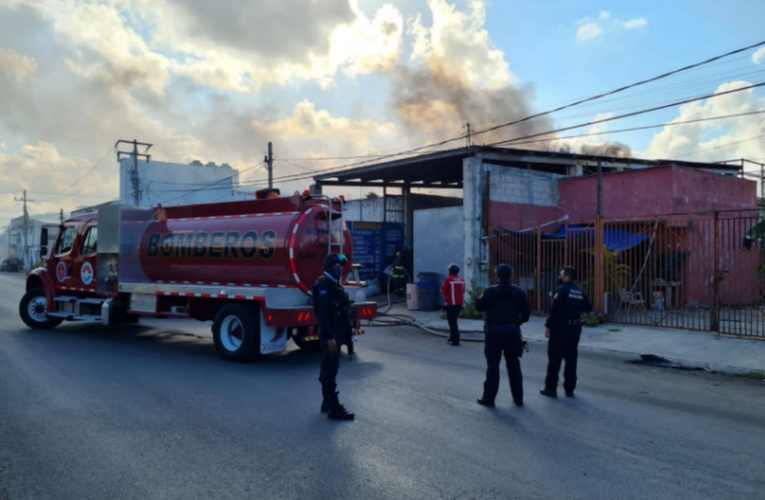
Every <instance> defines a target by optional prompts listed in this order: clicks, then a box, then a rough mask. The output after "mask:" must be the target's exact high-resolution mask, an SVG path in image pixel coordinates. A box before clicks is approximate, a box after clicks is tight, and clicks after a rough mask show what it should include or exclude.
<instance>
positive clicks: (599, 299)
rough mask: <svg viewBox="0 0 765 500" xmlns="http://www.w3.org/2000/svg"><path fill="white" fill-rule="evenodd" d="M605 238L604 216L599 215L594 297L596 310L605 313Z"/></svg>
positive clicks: (597, 221) (596, 221)
mask: <svg viewBox="0 0 765 500" xmlns="http://www.w3.org/2000/svg"><path fill="white" fill-rule="evenodd" d="M604 250H605V238H604V236H603V217H601V216H598V217H596V218H595V273H594V277H595V286H594V293H595V297H593V304H594V306H595V312H596V313H598V314H603V312H604V311H605V304H604V302H605V300H604V299H605V297H604V294H605V286H604V276H603V274H604V272H605V269H604V268H603V261H604V257H605V255H604V254H605V252H604Z"/></svg>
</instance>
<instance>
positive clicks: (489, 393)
mask: <svg viewBox="0 0 765 500" xmlns="http://www.w3.org/2000/svg"><path fill="white" fill-rule="evenodd" d="M521 349H522V346H521V329H520V328H518V327H517V326H514V325H494V326H490V327H489V328H488V331H487V332H486V345H485V346H484V354H485V355H486V382H484V383H483V399H484V400H486V401H488V402H494V399H495V398H496V397H497V391H499V363H500V361H502V354H504V355H505V363H506V364H507V375H508V377H509V378H510V392H511V393H512V395H513V400H515V401H523V374H522V373H521V360H520V359H518V355H519V354H520V353H521Z"/></svg>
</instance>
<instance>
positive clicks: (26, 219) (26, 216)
mask: <svg viewBox="0 0 765 500" xmlns="http://www.w3.org/2000/svg"><path fill="white" fill-rule="evenodd" d="M13 199H14V200H16V201H21V202H23V203H24V219H23V231H24V252H23V253H22V255H23V265H24V266H25V267H26V266H28V265H29V262H28V260H29V259H28V257H29V239H28V233H29V211H28V210H27V202H30V201H35V200H29V199H27V190H26V189H25V190H24V196H23V197H22V198H16V197H15V196H14V198H13Z"/></svg>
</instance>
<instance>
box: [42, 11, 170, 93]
mask: <svg viewBox="0 0 765 500" xmlns="http://www.w3.org/2000/svg"><path fill="white" fill-rule="evenodd" d="M43 10H44V11H45V12H46V14H47V15H48V16H49V17H50V18H51V19H52V21H53V27H54V30H55V32H56V33H57V34H59V35H60V36H61V37H63V38H64V39H65V40H67V41H68V42H70V43H71V44H72V45H73V46H74V47H76V48H78V49H80V51H81V52H80V54H81V55H80V57H78V58H76V59H73V60H71V61H70V62H69V63H70V67H71V69H72V70H74V71H76V72H79V73H80V74H82V75H84V76H86V77H90V78H93V77H100V78H102V79H103V80H104V81H106V82H107V83H108V84H110V85H112V86H116V87H134V86H135V87H142V88H145V89H146V90H149V91H150V92H152V93H155V94H161V93H162V92H163V90H164V87H165V85H166V84H167V82H168V80H169V76H170V75H169V73H168V68H169V65H170V63H169V60H168V59H167V57H165V56H163V55H160V54H158V53H156V52H154V51H153V50H152V49H151V48H150V47H149V46H148V45H147V43H146V41H145V40H144V39H143V38H142V37H141V36H140V35H139V34H138V33H136V32H135V30H133V29H132V28H130V27H128V26H127V25H126V19H125V17H124V15H123V14H122V13H121V12H120V11H119V10H118V9H117V8H116V7H113V6H111V5H107V4H95V3H74V2H51V3H47V4H45V6H44V9H43ZM90 53H96V54H98V55H100V56H101V57H99V58H93V57H88V55H89V54H90Z"/></svg>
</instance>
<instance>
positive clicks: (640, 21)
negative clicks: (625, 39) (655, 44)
mask: <svg viewBox="0 0 765 500" xmlns="http://www.w3.org/2000/svg"><path fill="white" fill-rule="evenodd" d="M647 25H648V21H646V20H645V18H644V17H636V18H635V19H630V20H629V21H627V22H625V23H624V27H625V28H627V29H628V30H631V29H634V28H640V27H643V26H647Z"/></svg>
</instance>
